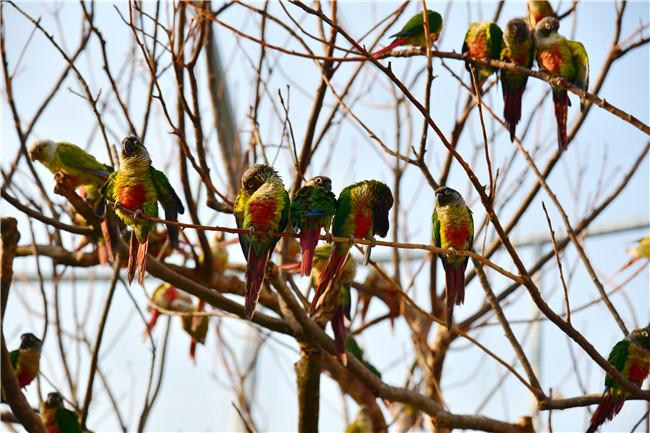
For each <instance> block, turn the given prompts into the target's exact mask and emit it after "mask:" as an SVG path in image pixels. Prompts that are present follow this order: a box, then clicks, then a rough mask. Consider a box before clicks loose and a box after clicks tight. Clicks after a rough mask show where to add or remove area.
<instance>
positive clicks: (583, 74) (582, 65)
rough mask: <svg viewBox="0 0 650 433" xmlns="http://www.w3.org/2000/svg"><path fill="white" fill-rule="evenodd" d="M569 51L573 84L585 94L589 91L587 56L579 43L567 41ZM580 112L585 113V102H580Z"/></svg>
mask: <svg viewBox="0 0 650 433" xmlns="http://www.w3.org/2000/svg"><path fill="white" fill-rule="evenodd" d="M567 44H568V47H569V50H571V54H572V55H573V63H574V64H575V68H576V79H575V81H574V84H575V85H576V86H578V87H580V88H581V89H582V90H584V91H585V92H587V91H589V56H588V55H587V50H586V49H585V46H584V45H582V43H581V42H576V41H567ZM580 111H582V112H584V111H585V101H584V100H583V99H581V100H580Z"/></svg>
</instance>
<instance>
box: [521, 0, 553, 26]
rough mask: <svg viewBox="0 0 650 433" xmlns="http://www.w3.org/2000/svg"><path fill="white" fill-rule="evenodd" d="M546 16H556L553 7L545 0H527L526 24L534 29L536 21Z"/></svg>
mask: <svg viewBox="0 0 650 433" xmlns="http://www.w3.org/2000/svg"><path fill="white" fill-rule="evenodd" d="M546 17H553V18H557V15H556V14H555V11H553V7H552V6H551V4H550V3H549V2H547V1H546V0H528V24H529V25H530V29H531V30H535V26H536V25H537V23H538V22H540V21H541V20H542V19H544V18H546Z"/></svg>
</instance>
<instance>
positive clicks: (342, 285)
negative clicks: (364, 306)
mask: <svg viewBox="0 0 650 433" xmlns="http://www.w3.org/2000/svg"><path fill="white" fill-rule="evenodd" d="M331 253H332V244H329V243H327V244H324V245H321V246H320V247H318V248H316V252H315V256H314V269H313V271H312V278H311V284H312V286H313V287H317V286H318V285H319V284H320V281H321V277H322V275H323V270H324V269H325V266H326V265H327V261H328V258H329V257H330V254H331ZM356 274H357V262H356V260H355V259H354V257H352V256H350V255H348V257H347V258H346V259H345V263H344V264H343V267H342V269H341V271H340V275H339V277H338V278H337V279H336V280H334V282H333V284H332V285H331V286H330V289H329V290H327V291H326V292H325V293H324V294H323V296H321V298H320V302H319V304H318V307H319V309H320V310H319V311H318V313H317V314H316V316H317V317H316V318H315V320H316V323H321V324H322V323H325V320H329V322H330V324H331V325H332V331H333V332H334V342H335V343H336V352H337V357H338V358H339V359H340V360H341V363H342V364H343V365H347V354H346V352H345V348H346V340H347V329H346V327H345V318H347V319H348V320H351V318H350V310H351V307H352V299H351V296H350V289H351V288H350V284H351V283H352V281H354V277H355V276H356ZM321 318H324V319H325V320H321Z"/></svg>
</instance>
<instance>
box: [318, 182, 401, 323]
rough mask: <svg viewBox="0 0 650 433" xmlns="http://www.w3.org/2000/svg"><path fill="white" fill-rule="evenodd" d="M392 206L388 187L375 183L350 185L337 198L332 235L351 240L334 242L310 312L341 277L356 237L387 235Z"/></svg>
mask: <svg viewBox="0 0 650 433" xmlns="http://www.w3.org/2000/svg"><path fill="white" fill-rule="evenodd" d="M391 207H393V194H392V193H391V191H390V188H388V186H386V184H384V183H382V182H379V181H376V180H364V181H361V182H357V183H355V184H352V185H350V186H347V187H345V188H344V189H343V191H341V194H340V195H339V199H338V205H337V209H336V214H335V215H334V223H333V229H332V234H333V235H334V236H337V237H349V238H350V243H338V242H334V246H333V247H332V253H331V254H330V256H329V259H328V261H327V263H326V264H325V268H324V269H323V272H322V275H321V278H320V282H319V284H318V286H317V287H316V293H315V294H314V298H313V299H312V302H311V306H310V310H311V311H314V308H315V307H316V304H317V303H318V299H319V298H320V296H321V295H322V294H323V292H324V291H325V289H326V288H327V286H328V285H329V283H330V282H331V281H332V280H335V279H336V278H338V277H339V275H340V273H341V269H342V268H343V264H344V263H345V258H346V257H347V256H348V253H349V252H350V248H351V247H352V243H354V239H355V238H363V239H368V240H372V241H374V236H375V234H377V235H379V236H381V237H384V236H386V235H387V234H388V228H389V222H388V212H389V211H390V208H391ZM370 250H371V246H370V245H369V246H368V248H367V249H366V254H365V256H364V264H367V263H368V260H370Z"/></svg>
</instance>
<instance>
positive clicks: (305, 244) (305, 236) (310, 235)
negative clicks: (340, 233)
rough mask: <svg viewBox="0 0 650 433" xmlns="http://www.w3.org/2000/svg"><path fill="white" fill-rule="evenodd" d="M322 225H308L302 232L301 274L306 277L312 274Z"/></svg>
mask: <svg viewBox="0 0 650 433" xmlns="http://www.w3.org/2000/svg"><path fill="white" fill-rule="evenodd" d="M321 227H322V226H321V225H320V224H318V225H317V226H316V227H307V228H305V230H302V231H301V232H300V249H301V251H302V258H301V266H300V275H301V276H303V277H305V276H307V275H309V274H311V265H312V262H313V260H314V250H316V245H318V234H319V233H320V229H321Z"/></svg>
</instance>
